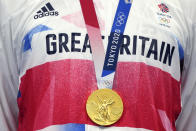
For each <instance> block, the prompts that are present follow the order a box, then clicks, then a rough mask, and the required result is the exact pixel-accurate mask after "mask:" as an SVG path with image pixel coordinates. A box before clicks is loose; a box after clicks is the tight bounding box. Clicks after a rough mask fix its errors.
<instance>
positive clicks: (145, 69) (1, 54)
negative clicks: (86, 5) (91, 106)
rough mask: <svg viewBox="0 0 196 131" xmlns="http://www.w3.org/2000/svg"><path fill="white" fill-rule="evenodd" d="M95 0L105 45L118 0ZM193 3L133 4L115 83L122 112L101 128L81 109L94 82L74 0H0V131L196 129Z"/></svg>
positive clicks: (138, 0)
mask: <svg viewBox="0 0 196 131" xmlns="http://www.w3.org/2000/svg"><path fill="white" fill-rule="evenodd" d="M94 3H95V8H96V13H97V16H98V20H99V24H100V26H101V34H102V38H103V43H104V47H105V49H106V48H107V42H108V37H109V34H110V31H111V26H112V22H113V19H114V15H115V12H116V8H117V4H118V1H116V0H107V1H106V0H94ZM195 4H196V1H194V0H187V1H182V0H170V1H166V0H160V1H155V0H148V1H143V0H134V1H133V6H132V8H131V12H130V15H129V18H128V22H127V26H126V29H125V33H124V37H123V41H122V47H121V49H120V53H119V61H118V66H117V72H116V75H115V80H114V87H113V89H114V90H115V91H117V92H118V93H119V94H120V96H121V97H122V100H123V103H124V113H123V116H122V118H121V119H120V120H119V121H118V122H117V123H115V124H114V125H112V126H111V127H105V128H103V127H99V126H97V125H95V124H94V123H93V122H92V121H91V120H90V119H89V118H88V116H87V114H86V110H85V104H86V100H87V98H88V96H89V95H90V93H91V92H93V91H95V90H96V89H97V85H96V78H95V71H94V67H93V60H92V55H91V48H90V45H89V38H88V35H87V30H86V28H85V23H84V20H83V16H82V12H81V7H80V3H79V0H74V1H73V0H66V1H54V0H43V1H40V0H34V1H30V0H18V1H11V0H0V31H1V33H0V62H1V64H0V116H1V117H0V127H1V130H2V131H15V130H17V129H18V130H19V131H34V130H40V131H61V130H65V131H69V130H71V131H72V130H76V131H80V130H86V131H91V130H92V131H96V130H97V131H99V130H104V131H118V130H122V131H175V130H177V131H195V130H196V124H194V122H195V121H194V120H196V102H195V99H196V86H195V83H196V78H195V77H194V76H195V74H196V70H195V65H196V59H195V58H194V56H196V46H195V42H196V40H195V33H196V27H195V22H196V19H195V18H196V16H195V14H196V8H195V7H194V5H195ZM17 101H18V105H17ZM181 106H182V112H181V114H180V111H181ZM110 113H111V112H110ZM179 114H180V115H179ZM177 118H178V120H177ZM176 120H177V121H176Z"/></svg>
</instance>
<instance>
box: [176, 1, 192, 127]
mask: <svg viewBox="0 0 196 131" xmlns="http://www.w3.org/2000/svg"><path fill="white" fill-rule="evenodd" d="M195 5H196V1H195V0H188V1H182V7H183V10H184V13H185V17H186V18H187V24H188V25H187V27H188V32H189V34H188V38H187V47H186V48H187V49H186V50H185V59H184V71H183V75H182V92H181V94H182V96H181V98H182V112H181V115H180V116H179V118H178V120H177V122H176V126H177V131H196V8H195Z"/></svg>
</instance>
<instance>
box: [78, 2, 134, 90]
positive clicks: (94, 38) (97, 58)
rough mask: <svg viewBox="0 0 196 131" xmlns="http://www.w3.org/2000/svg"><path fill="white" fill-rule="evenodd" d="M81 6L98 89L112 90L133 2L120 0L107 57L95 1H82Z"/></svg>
mask: <svg viewBox="0 0 196 131" xmlns="http://www.w3.org/2000/svg"><path fill="white" fill-rule="evenodd" d="M80 4H81V8H82V13H83V17H84V21H85V24H86V28H87V32H88V35H89V39H90V45H91V48H92V56H93V60H94V67H95V72H96V78H97V84H98V88H99V89H100V88H112V86H113V79H114V74H115V71H116V67H117V62H118V54H119V49H120V46H121V43H122V39H123V33H124V30H125V26H126V23H127V20H128V16H129V12H130V9H131V6H132V0H119V3H118V7H117V10H116V14H115V17H114V21H113V25H112V29H111V33H110V37H109V40H108V47H107V51H106V55H105V52H104V47H103V41H102V38H101V31H100V27H99V23H98V19H97V15H96V11H95V7H94V4H93V0H80ZM111 4H112V3H111ZM104 60H105V61H104Z"/></svg>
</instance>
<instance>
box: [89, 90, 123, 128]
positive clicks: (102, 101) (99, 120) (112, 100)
mask: <svg viewBox="0 0 196 131" xmlns="http://www.w3.org/2000/svg"><path fill="white" fill-rule="evenodd" d="M86 111H87V114H88V116H89V117H90V119H91V120H92V121H93V122H95V123H96V124H98V125H101V126H108V125H112V124H114V123H115V122H117V121H118V120H119V119H120V117H121V116H122V113H123V102H122V99H121V97H120V96H119V95H118V94H117V93H116V92H115V91H113V90H111V89H107V88H106V89H99V90H96V91H95V92H93V93H92V94H91V95H90V96H89V97H88V100H87V102H86Z"/></svg>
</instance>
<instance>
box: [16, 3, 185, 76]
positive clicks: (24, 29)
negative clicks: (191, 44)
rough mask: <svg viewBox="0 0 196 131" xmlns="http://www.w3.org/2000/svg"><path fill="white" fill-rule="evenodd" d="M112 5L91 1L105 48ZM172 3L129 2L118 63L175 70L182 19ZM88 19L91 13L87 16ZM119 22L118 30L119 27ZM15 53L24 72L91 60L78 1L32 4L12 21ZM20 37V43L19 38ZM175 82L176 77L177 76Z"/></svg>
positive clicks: (111, 20) (120, 21)
mask: <svg viewBox="0 0 196 131" xmlns="http://www.w3.org/2000/svg"><path fill="white" fill-rule="evenodd" d="M118 2H119V1H115V0H107V1H105V0H94V4H95V9H96V14H97V17H98V21H99V25H100V30H101V34H102V39H103V44H104V47H105V49H106V48H107V44H108V38H109V34H110V32H111V28H112V24H113V20H114V16H115V13H116V9H117V7H118ZM177 8H179V5H178V2H177V0H172V1H170V2H168V1H164V0H162V1H161V0H149V1H148V2H145V1H143V0H134V1H133V4H132V7H131V11H130V13H129V16H128V20H127V25H126V28H125V31H124V37H123V41H122V46H121V48H120V57H119V61H130V62H133V61H134V62H144V63H147V64H149V65H153V66H157V67H160V68H165V69H166V68H167V69H166V70H168V68H170V67H172V68H173V67H177V68H178V67H179V50H178V48H179V43H180V42H181V45H180V46H181V47H182V48H184V47H185V44H184V43H183V40H184V39H185V38H183V35H182V34H183V33H182V32H183V29H182V28H181V27H182V26H183V24H184V23H183V21H182V19H183V16H182V14H181V12H180V10H179V9H177ZM89 13H91V12H89ZM122 18H123V16H119V20H118V22H119V24H121V23H123V22H124V21H123V19H122ZM17 19H20V20H18V21H19V22H18V23H17V25H15V26H16V27H17V28H16V29H17V31H16V32H17V33H16V34H17V35H16V36H17V39H15V40H16V43H17V47H18V48H17V49H18V50H17V53H18V54H20V55H19V57H21V58H22V59H21V58H18V59H20V60H19V62H20V63H22V64H21V65H22V66H23V67H25V66H28V68H30V67H33V66H35V65H39V64H42V63H45V62H49V61H54V60H62V59H85V60H86V59H87V60H92V55H91V47H90V42H89V36H88V34H87V30H86V25H85V22H84V18H83V14H82V10H81V6H80V1H79V0H75V1H73V0H66V1H65V0H64V1H53V0H46V1H42V2H40V1H35V2H32V3H30V4H29V5H28V7H27V8H26V9H25V11H24V12H23V14H22V13H21V15H20V17H19V18H17ZM18 36H19V37H18ZM178 76H179V75H178Z"/></svg>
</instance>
